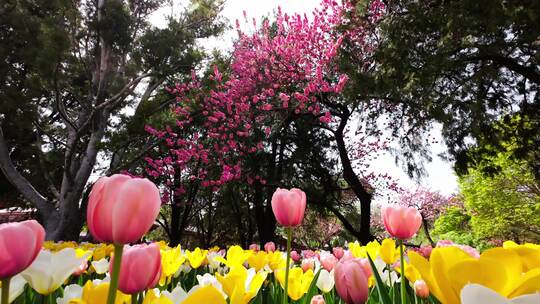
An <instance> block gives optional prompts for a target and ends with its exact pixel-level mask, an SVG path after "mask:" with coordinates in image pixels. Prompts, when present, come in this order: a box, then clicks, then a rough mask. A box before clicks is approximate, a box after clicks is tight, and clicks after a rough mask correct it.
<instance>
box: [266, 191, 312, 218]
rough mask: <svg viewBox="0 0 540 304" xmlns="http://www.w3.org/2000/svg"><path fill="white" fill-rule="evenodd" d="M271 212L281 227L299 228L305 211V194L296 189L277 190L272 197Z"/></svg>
mask: <svg viewBox="0 0 540 304" xmlns="http://www.w3.org/2000/svg"><path fill="white" fill-rule="evenodd" d="M272 211H274V215H275V217H276V220H277V221H278V223H279V224H280V225H281V226H284V227H294V226H300V224H302V219H303V218H304V212H305V211H306V194H305V193H304V191H302V190H300V189H296V188H293V189H291V190H286V189H280V188H278V189H277V190H276V192H274V195H272Z"/></svg>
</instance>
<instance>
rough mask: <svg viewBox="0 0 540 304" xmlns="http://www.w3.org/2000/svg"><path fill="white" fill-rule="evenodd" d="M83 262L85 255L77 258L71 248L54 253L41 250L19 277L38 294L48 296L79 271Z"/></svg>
mask: <svg viewBox="0 0 540 304" xmlns="http://www.w3.org/2000/svg"><path fill="white" fill-rule="evenodd" d="M87 254H88V253H87ZM84 260H86V255H84V256H83V257H81V258H77V255H76V254H75V249H73V248H64V249H62V250H60V251H58V252H55V253H52V252H50V251H48V250H42V251H41V252H40V253H39V255H38V256H37V258H36V260H35V261H34V263H32V265H30V267H28V268H27V269H26V270H25V271H23V272H22V273H21V275H22V276H23V277H24V279H25V280H26V281H28V284H29V285H30V286H31V287H32V288H33V289H34V290H36V291H37V292H38V293H40V294H42V295H48V294H50V293H52V292H53V291H55V290H56V289H58V288H59V287H60V285H62V284H63V283H64V282H65V281H66V280H67V278H69V277H70V276H71V275H72V274H73V272H74V271H75V270H77V269H79V267H80V265H81V263H82V262H83V261H84Z"/></svg>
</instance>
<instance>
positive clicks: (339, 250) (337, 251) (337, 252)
mask: <svg viewBox="0 0 540 304" xmlns="http://www.w3.org/2000/svg"><path fill="white" fill-rule="evenodd" d="M332 253H333V254H334V256H335V257H336V258H337V259H338V260H341V258H342V257H343V255H344V254H345V251H344V250H343V248H341V247H334V248H332Z"/></svg>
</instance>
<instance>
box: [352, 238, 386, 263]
mask: <svg viewBox="0 0 540 304" xmlns="http://www.w3.org/2000/svg"><path fill="white" fill-rule="evenodd" d="M380 247H381V244H379V242H377V241H376V240H375V241H372V242H369V243H367V245H366V246H362V245H360V243H358V241H355V242H354V243H349V251H350V252H351V254H352V256H353V257H355V258H367V254H368V253H369V256H370V257H371V258H372V259H375V258H376V257H377V255H378V254H379V250H380Z"/></svg>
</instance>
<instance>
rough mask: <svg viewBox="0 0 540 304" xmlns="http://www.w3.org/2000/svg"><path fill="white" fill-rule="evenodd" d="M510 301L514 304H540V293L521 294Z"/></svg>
mask: <svg viewBox="0 0 540 304" xmlns="http://www.w3.org/2000/svg"><path fill="white" fill-rule="evenodd" d="M510 302H511V303H512V304H538V303H540V293H535V294H528V295H523V296H519V297H517V298H513V299H512V300H511V301H510Z"/></svg>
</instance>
